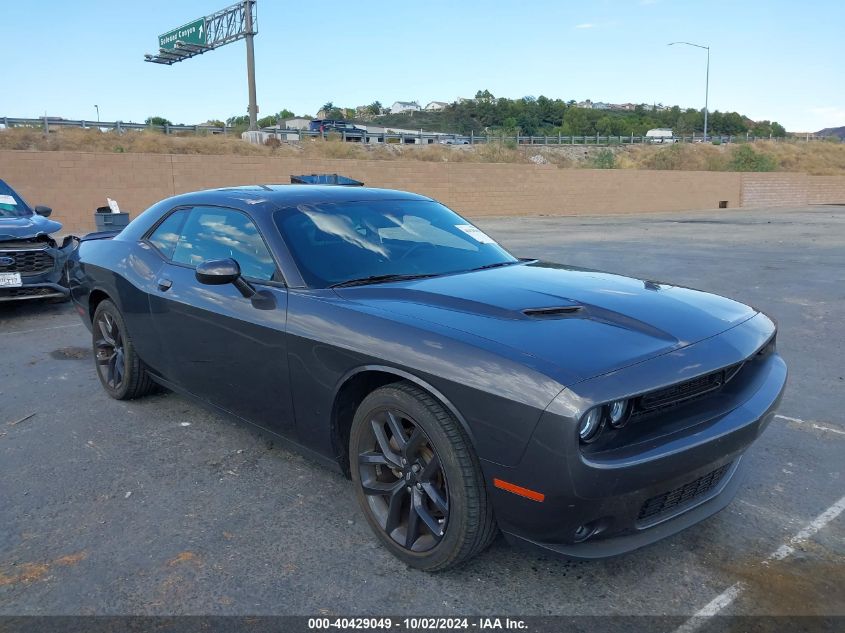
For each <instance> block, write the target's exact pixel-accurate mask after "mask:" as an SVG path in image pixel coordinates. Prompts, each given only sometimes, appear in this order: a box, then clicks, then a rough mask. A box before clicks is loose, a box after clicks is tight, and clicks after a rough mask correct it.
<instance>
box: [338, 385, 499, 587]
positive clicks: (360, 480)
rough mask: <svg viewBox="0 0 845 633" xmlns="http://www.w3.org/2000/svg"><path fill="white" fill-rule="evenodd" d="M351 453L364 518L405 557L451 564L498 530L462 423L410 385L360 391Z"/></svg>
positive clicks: (433, 565) (429, 564) (429, 566)
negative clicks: (366, 393)
mask: <svg viewBox="0 0 845 633" xmlns="http://www.w3.org/2000/svg"><path fill="white" fill-rule="evenodd" d="M349 456H350V471H351V475H352V481H353V482H354V484H355V496H356V498H357V499H358V503H359V505H360V506H361V509H362V510H363V512H364V516H365V518H366V520H367V523H369V525H370V528H372V530H373V532H374V533H375V534H376V536H377V537H378V538H379V539H380V540H381V541H382V543H383V544H384V545H385V547H386V548H387V549H388V550H389V551H390V552H391V553H392V554H393V555H394V556H396V557H397V558H399V559H400V560H402V561H404V562H405V563H406V564H408V565H410V566H412V567H416V568H418V569H423V570H426V571H442V570H445V569H449V568H451V567H454V566H456V565H459V564H460V563H462V562H464V561H465V560H467V559H469V558H471V557H472V556H474V555H476V554H478V553H479V552H481V551H482V550H483V549H485V548H486V547H487V546H488V545H489V544H490V543H491V542H492V540H493V538H494V537H495V535H496V534H497V528H496V523H495V521H494V519H493V512H492V507H491V504H490V502H489V500H488V498H487V489H486V487H485V484H484V478H483V476H482V473H481V468H480V464H479V461H478V457H477V456H476V455H475V452H474V449H473V447H472V445H471V443H470V441H469V438H468V436H467V434H466V432H465V430H464V429H463V427H462V426H461V425H460V423H459V422H458V421H457V420H456V419H455V417H454V416H453V415H452V414H451V413H450V412H449V411H447V410H446V409H445V408H444V407H443V406H442V405H441V404H440V402H438V401H437V400H435V399H434V398H433V397H432V396H431V394H429V393H428V392H426V391H423V390H422V389H420V388H419V387H417V386H416V385H413V384H411V383H408V382H404V381H403V382H397V383H393V384H389V385H386V386H384V387H380V388H379V389H376V390H375V391H373V392H372V393H370V394H369V395H368V396H367V397H366V398H364V400H363V401H362V402H361V404H360V405H359V407H358V410H357V411H356V413H355V418H354V419H353V421H352V428H351V429H350V437H349Z"/></svg>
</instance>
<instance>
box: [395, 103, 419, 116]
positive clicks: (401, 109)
mask: <svg viewBox="0 0 845 633" xmlns="http://www.w3.org/2000/svg"><path fill="white" fill-rule="evenodd" d="M420 110H422V108H421V107H420V104H419V103H417V102H416V101H396V102H395V103H394V104H393V105H392V106H390V113H391V114H405V113H408V112H419V111H420Z"/></svg>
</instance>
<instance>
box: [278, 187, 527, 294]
mask: <svg viewBox="0 0 845 633" xmlns="http://www.w3.org/2000/svg"><path fill="white" fill-rule="evenodd" d="M274 217H275V221H276V225H277V226H278V227H279V231H280V232H281V234H282V237H283V238H284V240H285V243H286V244H287V245H288V247H289V248H290V251H291V255H292V256H293V258H294V260H295V261H296V264H297V266H298V267H299V270H300V272H301V273H302V276H303V277H304V279H305V281H306V283H307V284H308V285H310V286H312V287H317V288H325V287H328V286H335V285H338V284H350V285H351V284H353V283H378V282H384V281H392V280H395V279H397V278H408V277H425V276H434V275H444V274H449V273H457V272H464V271H468V270H473V269H478V268H489V267H493V266H505V265H508V264H513V263H516V262H518V261H519V260H517V259H516V258H515V257H513V256H512V255H511V254H510V253H508V252H507V251H506V250H505V249H504V248H502V247H501V246H499V245H498V244H497V243H496V242H495V241H494V240H493V239H491V238H490V237H488V236H487V235H486V234H484V233H483V232H482V231H481V230H480V229H478V228H476V227H475V226H473V225H472V224H470V223H469V222H467V221H466V220H464V219H463V218H462V217H461V216H459V215H458V214H456V213H454V212H452V211H450V210H449V209H447V208H446V207H444V206H443V205H441V204H438V203H436V202H431V201H427V200H377V201H355V202H336V203H319V204H300V205H298V206H296V207H289V208H285V209H280V210H279V211H277V212H276V214H275V216H274Z"/></svg>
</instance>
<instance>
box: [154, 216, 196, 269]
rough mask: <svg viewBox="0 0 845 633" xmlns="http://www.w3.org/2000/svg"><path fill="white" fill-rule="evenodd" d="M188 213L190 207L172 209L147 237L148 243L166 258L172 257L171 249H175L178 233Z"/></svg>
mask: <svg viewBox="0 0 845 633" xmlns="http://www.w3.org/2000/svg"><path fill="white" fill-rule="evenodd" d="M189 213H190V209H178V210H176V211H174V212H173V213H171V214H170V215H168V216H167V217H166V218H165V219H164V221H163V222H162V223H161V224H159V225H158V227H157V228H156V230H155V231H153V232H152V234H151V235H150V237H149V241H150V244H152V245H153V246H155V247H156V248H157V249H158V250H159V252H160V253H161V254H162V255H164V256H165V257H166V258H167V259H173V251H175V250H176V243H177V242H178V241H179V234H180V233H181V231H182V226H183V225H184V224H185V219H186V218H187V217H188V214H189Z"/></svg>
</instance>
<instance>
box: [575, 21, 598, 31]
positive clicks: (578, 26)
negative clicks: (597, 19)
mask: <svg viewBox="0 0 845 633" xmlns="http://www.w3.org/2000/svg"><path fill="white" fill-rule="evenodd" d="M575 28H576V29H594V28H596V25H595V24H593V23H592V22H585V23H584V24H576V25H575Z"/></svg>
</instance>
